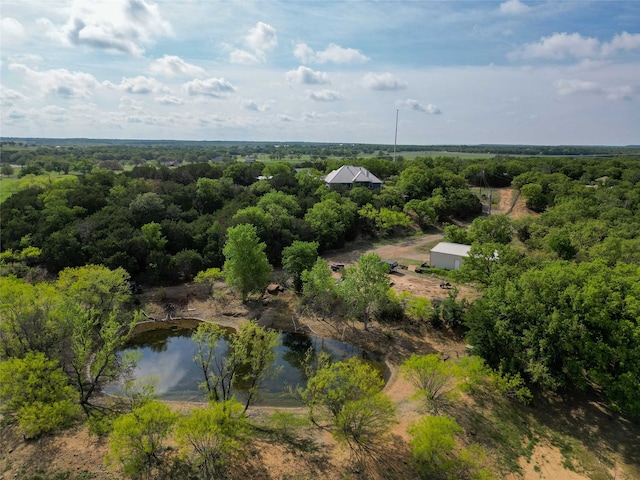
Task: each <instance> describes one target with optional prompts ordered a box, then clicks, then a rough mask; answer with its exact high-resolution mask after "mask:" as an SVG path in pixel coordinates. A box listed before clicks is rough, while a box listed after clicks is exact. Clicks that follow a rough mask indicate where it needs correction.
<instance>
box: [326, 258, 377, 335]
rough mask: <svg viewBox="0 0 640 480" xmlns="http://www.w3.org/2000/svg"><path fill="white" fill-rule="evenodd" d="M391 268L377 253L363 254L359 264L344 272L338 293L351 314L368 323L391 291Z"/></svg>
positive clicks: (365, 326)
mask: <svg viewBox="0 0 640 480" xmlns="http://www.w3.org/2000/svg"><path fill="white" fill-rule="evenodd" d="M388 273H389V266H388V265H387V264H386V263H385V262H382V261H381V259H380V257H379V256H378V255H377V254H375V253H368V254H363V255H361V256H360V258H359V259H358V263H357V264H355V265H352V266H349V267H347V268H346V270H345V271H344V281H343V282H341V283H340V285H339V288H338V292H339V294H340V297H341V298H342V301H343V304H344V305H345V306H346V307H347V309H348V311H349V312H350V314H351V315H352V316H353V317H355V318H357V319H360V320H362V321H363V322H364V329H365V330H367V329H368V324H369V323H368V322H369V320H370V319H371V318H372V317H373V315H374V314H375V313H376V312H377V311H378V309H379V308H380V306H381V303H382V301H383V300H384V299H385V298H386V295H387V291H388V290H389V276H388Z"/></svg>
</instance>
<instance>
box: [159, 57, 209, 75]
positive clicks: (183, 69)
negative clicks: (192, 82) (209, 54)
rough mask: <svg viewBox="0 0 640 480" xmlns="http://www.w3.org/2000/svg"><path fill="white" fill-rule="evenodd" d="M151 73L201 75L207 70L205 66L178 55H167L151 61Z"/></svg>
mask: <svg viewBox="0 0 640 480" xmlns="http://www.w3.org/2000/svg"><path fill="white" fill-rule="evenodd" d="M149 73H151V74H152V75H162V76H164V77H179V76H189V77H201V76H203V75H204V74H205V71H204V69H203V68H200V67H198V66H196V65H192V64H190V63H187V62H185V61H184V60H182V59H181V58H180V57H178V56H176V55H165V56H163V57H162V58H158V59H156V60H154V61H153V62H151V65H149Z"/></svg>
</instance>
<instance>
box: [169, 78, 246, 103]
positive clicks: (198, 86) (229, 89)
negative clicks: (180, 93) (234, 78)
mask: <svg viewBox="0 0 640 480" xmlns="http://www.w3.org/2000/svg"><path fill="white" fill-rule="evenodd" d="M182 88H183V89H184V91H185V92H187V93H188V94H189V95H204V96H207V97H214V98H223V97H226V96H227V95H228V94H229V93H233V92H235V91H236V88H235V87H234V86H233V85H232V84H231V83H229V82H228V81H227V80H225V79H224V78H215V77H214V78H207V79H205V80H200V79H195V80H192V81H191V82H187V83H185V84H184V85H183V87H182Z"/></svg>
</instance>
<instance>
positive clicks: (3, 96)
mask: <svg viewBox="0 0 640 480" xmlns="http://www.w3.org/2000/svg"><path fill="white" fill-rule="evenodd" d="M25 98H26V97H25V96H24V95H23V94H21V93H20V92H18V91H17V90H13V89H11V88H7V87H5V86H4V85H2V86H0V105H2V106H4V107H11V106H13V105H14V103H15V102H19V101H21V100H25Z"/></svg>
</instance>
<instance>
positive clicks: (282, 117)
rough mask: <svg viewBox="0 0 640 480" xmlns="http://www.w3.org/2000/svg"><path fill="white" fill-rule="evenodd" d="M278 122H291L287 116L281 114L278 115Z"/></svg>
mask: <svg viewBox="0 0 640 480" xmlns="http://www.w3.org/2000/svg"><path fill="white" fill-rule="evenodd" d="M278 120H280V121H281V122H293V118H292V117H290V116H289V115H284V114H282V113H281V114H279V115H278Z"/></svg>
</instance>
